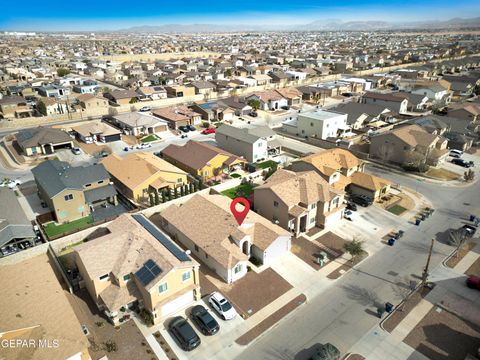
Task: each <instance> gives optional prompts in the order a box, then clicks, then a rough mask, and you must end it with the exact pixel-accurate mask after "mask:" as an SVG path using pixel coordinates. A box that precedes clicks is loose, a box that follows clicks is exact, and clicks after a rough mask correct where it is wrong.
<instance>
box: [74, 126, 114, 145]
mask: <svg viewBox="0 0 480 360" xmlns="http://www.w3.org/2000/svg"><path fill="white" fill-rule="evenodd" d="M72 131H74V132H75V134H76V137H77V138H78V139H80V140H81V141H83V142H84V143H86V144H92V143H96V142H101V143H109V142H112V141H118V140H122V131H121V130H119V129H117V128H115V127H113V126H112V125H109V124H107V123H106V122H102V121H100V120H97V121H94V122H88V123H85V124H83V125H79V126H75V127H73V128H72Z"/></svg>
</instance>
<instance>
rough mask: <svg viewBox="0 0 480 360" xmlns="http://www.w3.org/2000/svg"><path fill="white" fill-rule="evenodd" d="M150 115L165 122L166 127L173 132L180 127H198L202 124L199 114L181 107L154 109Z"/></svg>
mask: <svg viewBox="0 0 480 360" xmlns="http://www.w3.org/2000/svg"><path fill="white" fill-rule="evenodd" d="M152 114H153V116H155V117H157V118H159V119H162V120H164V121H166V122H167V123H168V126H169V127H170V128H171V129H175V130H176V129H178V128H179V127H180V126H186V125H200V124H201V122H202V116H201V114H199V113H197V112H195V111H193V110H192V109H190V108H188V107H187V106H183V105H179V106H169V107H165V108H159V109H155V110H153V111H152Z"/></svg>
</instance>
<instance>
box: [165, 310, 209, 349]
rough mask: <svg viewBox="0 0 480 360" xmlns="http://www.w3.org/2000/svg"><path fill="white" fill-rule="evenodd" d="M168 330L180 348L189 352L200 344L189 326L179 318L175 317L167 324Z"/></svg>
mask: <svg viewBox="0 0 480 360" xmlns="http://www.w3.org/2000/svg"><path fill="white" fill-rule="evenodd" d="M168 330H169V331H170V333H171V334H172V335H173V336H174V337H175V338H176V339H177V341H178V342H179V344H180V346H181V348H182V349H183V350H185V351H191V350H193V349H195V348H196V347H198V346H199V345H200V343H201V340H200V338H199V337H198V335H197V333H196V332H195V330H193V328H192V327H191V326H190V324H189V323H188V322H187V320H185V319H184V318H183V317H181V316H176V317H174V318H173V320H172V321H170V323H169V324H168Z"/></svg>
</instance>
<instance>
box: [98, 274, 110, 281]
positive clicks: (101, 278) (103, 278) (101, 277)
mask: <svg viewBox="0 0 480 360" xmlns="http://www.w3.org/2000/svg"><path fill="white" fill-rule="evenodd" d="M107 278H108V274H105V275H102V276H100V277H99V279H100V280H102V281H103V280H107Z"/></svg>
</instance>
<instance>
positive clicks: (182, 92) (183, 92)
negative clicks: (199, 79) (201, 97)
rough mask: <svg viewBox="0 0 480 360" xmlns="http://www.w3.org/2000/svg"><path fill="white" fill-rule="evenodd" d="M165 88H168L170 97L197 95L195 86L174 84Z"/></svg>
mask: <svg viewBox="0 0 480 360" xmlns="http://www.w3.org/2000/svg"><path fill="white" fill-rule="evenodd" d="M165 90H167V96H168V97H170V98H172V97H186V96H194V95H195V88H194V87H193V86H183V85H172V86H165Z"/></svg>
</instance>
